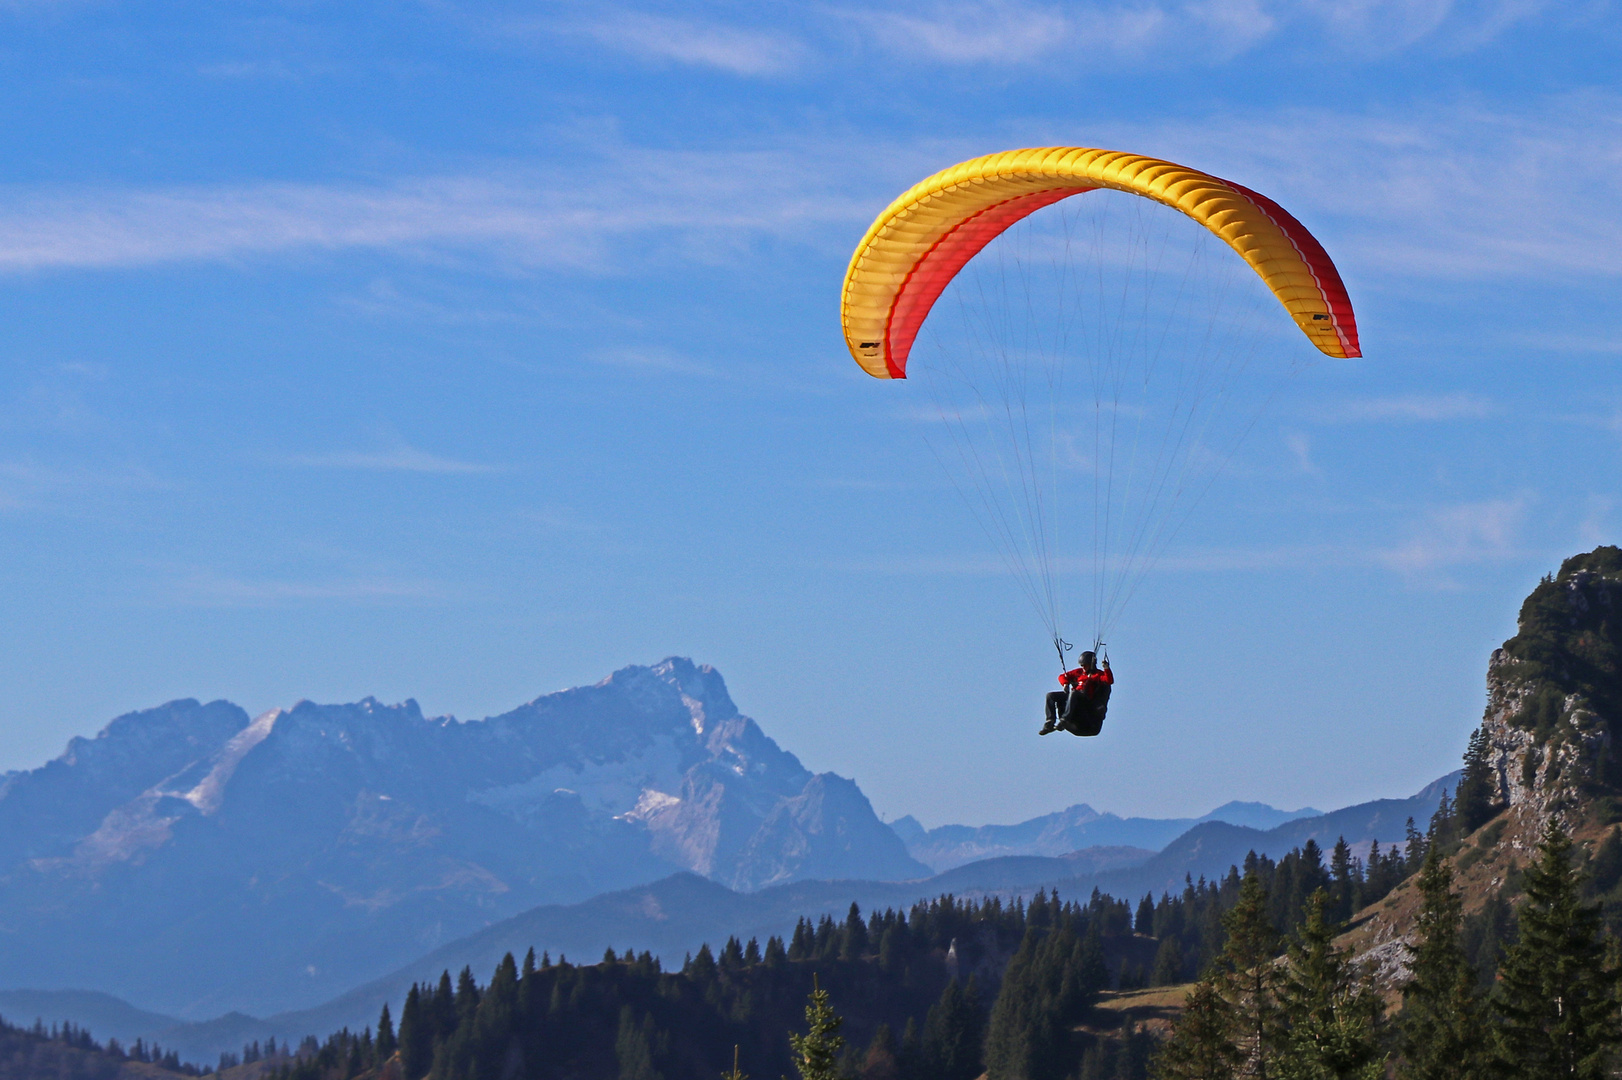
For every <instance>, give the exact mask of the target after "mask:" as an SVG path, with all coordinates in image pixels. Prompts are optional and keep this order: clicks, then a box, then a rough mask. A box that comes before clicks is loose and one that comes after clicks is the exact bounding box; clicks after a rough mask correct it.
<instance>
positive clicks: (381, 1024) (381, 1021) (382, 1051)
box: [377, 1001, 396, 1061]
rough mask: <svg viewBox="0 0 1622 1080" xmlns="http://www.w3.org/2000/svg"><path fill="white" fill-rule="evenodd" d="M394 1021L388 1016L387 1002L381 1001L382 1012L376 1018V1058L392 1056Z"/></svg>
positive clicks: (383, 1059)
mask: <svg viewBox="0 0 1622 1080" xmlns="http://www.w3.org/2000/svg"><path fill="white" fill-rule="evenodd" d="M395 1045H396V1043H395V1041H394V1021H393V1019H392V1018H390V1016H389V1003H388V1002H386V1001H385V1002H384V1003H383V1014H382V1015H381V1016H379V1017H378V1018H377V1059H378V1060H379V1061H387V1060H388V1059H389V1058H391V1057H393V1056H394V1048H395Z"/></svg>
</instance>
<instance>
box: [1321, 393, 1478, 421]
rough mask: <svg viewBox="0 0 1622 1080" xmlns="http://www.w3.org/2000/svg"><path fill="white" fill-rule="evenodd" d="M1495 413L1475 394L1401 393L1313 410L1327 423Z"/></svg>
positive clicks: (1465, 417)
mask: <svg viewBox="0 0 1622 1080" xmlns="http://www.w3.org/2000/svg"><path fill="white" fill-rule="evenodd" d="M1497 412H1498V407H1497V406H1496V405H1494V404H1493V403H1492V402H1491V401H1489V400H1487V399H1486V398H1484V397H1481V396H1479V395H1477V394H1402V395H1397V396H1394V397H1373V398H1354V399H1351V400H1348V401H1342V402H1338V403H1330V404H1326V405H1324V406H1322V407H1321V408H1319V409H1316V410H1314V418H1315V419H1317V420H1320V421H1324V422H1328V423H1361V422H1380V421H1415V422H1430V421H1443V420H1482V419H1485V418H1487V417H1489V416H1493V415H1495V414H1496V413H1497Z"/></svg>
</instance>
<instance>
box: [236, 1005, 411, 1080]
mask: <svg viewBox="0 0 1622 1080" xmlns="http://www.w3.org/2000/svg"><path fill="white" fill-rule="evenodd" d="M427 1012H428V1010H427V1009H426V1008H425V1007H424V1005H423V1002H422V996H421V993H420V991H419V990H418V989H417V985H416V984H415V983H413V984H412V985H411V990H410V991H409V992H408V993H407V994H406V999H405V1005H404V1006H403V1007H402V1008H401V1010H400V1069H401V1071H402V1072H404V1073H405V1080H420V1078H421V1077H422V1076H423V1074H424V1073H426V1072H427V1071H428V1067H429V1066H430V1065H432V1064H433V1063H434V1026H433V1021H432V1019H431V1018H430V1017H429V1016H428V1015H427ZM258 1051H259V1046H258V1044H257V1043H256V1044H254V1056H255V1057H256V1058H257V1057H258ZM247 1056H248V1055H247V1054H246V1053H244V1054H243V1058H244V1059H247Z"/></svg>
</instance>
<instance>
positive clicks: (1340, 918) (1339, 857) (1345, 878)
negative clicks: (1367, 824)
mask: <svg viewBox="0 0 1622 1080" xmlns="http://www.w3.org/2000/svg"><path fill="white" fill-rule="evenodd" d="M1329 880H1330V890H1331V893H1332V895H1333V896H1334V904H1333V906H1332V907H1331V909H1330V918H1331V919H1333V920H1334V921H1335V922H1345V921H1346V920H1347V919H1350V918H1351V917H1352V904H1353V902H1354V900H1355V892H1356V882H1355V881H1354V880H1353V877H1352V846H1351V845H1350V844H1348V843H1347V842H1346V838H1345V837H1344V836H1342V837H1341V838H1340V839H1338V840H1336V841H1335V849H1334V851H1333V852H1332V853H1331V854H1330V856H1329Z"/></svg>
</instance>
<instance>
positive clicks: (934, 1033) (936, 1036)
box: [920, 976, 984, 1080]
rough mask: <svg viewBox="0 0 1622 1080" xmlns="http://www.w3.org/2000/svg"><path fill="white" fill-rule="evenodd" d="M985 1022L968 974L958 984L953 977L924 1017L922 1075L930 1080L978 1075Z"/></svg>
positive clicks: (970, 1079)
mask: <svg viewBox="0 0 1622 1080" xmlns="http://www.w3.org/2000/svg"><path fill="white" fill-rule="evenodd" d="M983 1032H984V1022H983V1013H982V1012H981V1009H980V995H979V993H978V992H977V989H976V987H975V983H974V977H973V976H970V977H969V985H968V986H967V987H966V988H965V987H959V986H958V983H957V980H956V979H953V980H952V981H951V982H949V983H947V984H946V989H945V990H944V991H942V993H941V997H940V1000H939V1001H937V1002H936V1003H935V1004H934V1005H933V1006H932V1007H931V1008H930V1010H929V1015H928V1017H926V1018H925V1020H924V1033H923V1039H922V1043H921V1048H920V1049H921V1058H922V1060H923V1067H924V1075H926V1076H929V1077H932V1078H933V1080H974V1078H975V1077H977V1076H979V1075H980V1071H981V1069H980V1045H981V1042H982V1038H983Z"/></svg>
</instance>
